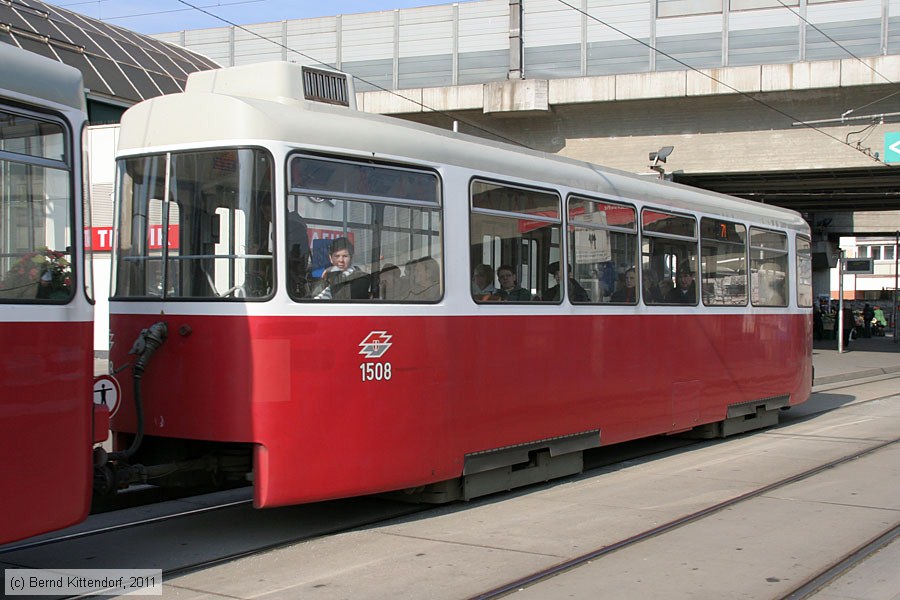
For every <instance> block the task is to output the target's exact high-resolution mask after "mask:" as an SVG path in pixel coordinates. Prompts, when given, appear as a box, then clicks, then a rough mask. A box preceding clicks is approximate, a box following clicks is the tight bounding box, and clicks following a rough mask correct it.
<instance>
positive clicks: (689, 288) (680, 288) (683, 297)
mask: <svg viewBox="0 0 900 600" xmlns="http://www.w3.org/2000/svg"><path fill="white" fill-rule="evenodd" d="M665 302H666V304H697V292H696V290H695V286H694V271H693V269H691V266H690V265H689V264H688V263H686V262H683V263H681V264H680V265H679V266H678V275H677V276H676V285H675V287H674V288H672V289H671V290H669V292H668V293H667V294H666V300H665Z"/></svg>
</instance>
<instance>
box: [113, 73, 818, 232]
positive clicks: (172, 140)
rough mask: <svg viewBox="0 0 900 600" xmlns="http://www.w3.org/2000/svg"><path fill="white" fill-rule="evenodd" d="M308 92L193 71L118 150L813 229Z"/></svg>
mask: <svg viewBox="0 0 900 600" xmlns="http://www.w3.org/2000/svg"><path fill="white" fill-rule="evenodd" d="M302 96H303V93H302V67H300V66H299V65H296V64H292V63H283V62H273V63H263V64H255V65H248V66H244V67H233V68H230V69H222V70H217V71H206V72H198V73H194V74H192V75H191V76H190V77H189V79H188V84H187V90H186V91H185V92H184V93H180V94H171V95H167V96H161V97H157V98H154V99H151V100H146V101H144V102H141V103H140V104H137V105H135V106H133V107H132V108H130V109H129V110H128V111H127V112H126V113H125V114H124V116H123V118H122V130H121V135H120V137H119V153H120V155H136V154H142V153H145V152H148V151H150V150H151V149H152V150H155V151H159V150H163V149H181V148H187V147H195V148H196V147H203V146H207V147H220V146H222V145H223V144H229V145H233V144H248V145H256V144H262V143H265V142H281V143H284V144H288V145H291V146H301V145H302V146H303V147H306V148H309V149H316V150H332V151H335V150H337V151H339V152H341V153H344V154H348V155H356V156H364V157H371V158H378V159H382V160H401V159H402V160H404V161H409V160H410V159H412V160H414V161H415V162H417V163H419V164H421V165H424V166H430V167H434V168H438V169H440V168H442V167H443V166H453V167H458V168H462V169H466V170H470V171H472V172H473V174H476V173H477V174H491V173H497V174H502V175H503V176H504V177H505V178H510V177H513V178H518V179H521V180H522V181H540V182H541V183H542V184H544V185H554V186H560V187H565V188H571V189H575V190H581V191H584V192H589V193H594V194H602V195H606V196H611V197H616V198H625V199H628V200H631V201H637V202H646V203H654V204H659V203H660V202H661V201H662V203H663V204H665V205H667V206H669V207H672V208H676V209H678V208H682V209H684V210H691V211H699V212H702V213H707V214H710V215H718V216H722V217H727V218H732V219H739V220H746V221H751V222H755V223H759V224H761V225H770V226H777V227H779V228H785V229H790V230H793V231H795V232H800V233H805V234H808V232H809V228H808V225H807V224H806V222H805V221H804V220H803V219H802V217H801V216H800V215H799V214H798V213H796V212H794V211H790V210H787V209H782V208H778V207H772V206H767V205H763V204H760V203H757V202H752V201H749V200H743V199H739V198H734V197H731V196H726V195H722V194H717V193H714V192H708V191H704V190H699V189H696V188H690V187H686V186H682V185H678V184H674V183H670V182H664V181H660V180H658V179H650V178H645V177H639V176H636V175H634V174H630V173H625V172H622V171H617V170H615V169H609V168H605V167H600V166H597V165H593V164H590V163H586V162H581V161H576V160H572V159H567V158H563V157H559V156H555V155H551V154H546V153H542V152H537V151H533V150H527V149H523V148H517V147H514V146H511V145H508V144H503V143H498V142H493V141H489V140H484V139H481V138H477V137H474V136H470V135H465V134H460V133H455V132H452V131H446V130H442V129H438V128H435V127H431V126H427V125H421V124H418V123H411V122H408V121H403V120H400V119H397V118H394V117H387V116H383V115H375V114H370V113H364V112H359V111H356V110H354V109H352V108H347V107H344V106H333V105H328V104H322V103H319V102H313V101H309V100H305V99H302ZM350 96H351V97H352V91H351V92H350ZM197 115H203V118H202V119H200V120H198V119H197Z"/></svg>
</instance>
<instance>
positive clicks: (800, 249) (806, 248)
mask: <svg viewBox="0 0 900 600" xmlns="http://www.w3.org/2000/svg"><path fill="white" fill-rule="evenodd" d="M812 272H813V269H812V245H811V244H810V240H809V238H808V237H804V236H801V235H798V236H797V306H803V307H811V306H812V305H813V284H812Z"/></svg>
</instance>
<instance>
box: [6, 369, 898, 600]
mask: <svg viewBox="0 0 900 600" xmlns="http://www.w3.org/2000/svg"><path fill="white" fill-rule="evenodd" d="M887 378H889V377H884V378H879V380H878V381H883V380H884V379H887ZM869 383H877V382H868V381H867V382H860V381H857V382H856V384H855V385H845V386H839V387H837V388H833V387H830V388H829V389H828V390H826V392H827V393H833V392H835V390H838V391H840V390H842V389H850V388H856V390H857V393H856V394H855V395H857V396H863V397H865V395H864V394H860V393H859V386H860V385H867V384H869ZM817 393H822V392H817ZM892 396H896V394H887V395H879V396H877V397H872V398H865V399H863V400H859V401H854V402H853V403H844V404H840V405H838V406H834V407H824V408H822V409H821V410H819V409H817V410H815V411H814V413H813V414H810V415H805V416H801V417H799V418H796V419H792V423H798V422H802V421H805V420H807V419H809V418H812V417H813V416H817V415H821V414H823V413H826V412H833V411H835V410H839V409H841V408H846V407H852V406H859V405H860V404H864V403H870V402H875V401H878V400H882V399H885V398H889V397H892ZM813 400H814V398H813ZM785 425H786V424H785ZM779 427H780V426H779ZM767 431H772V429H769V430H767ZM672 441H673V442H674V440H672ZM727 441H728V440H718V441H711V442H710V441H707V442H706V443H705V444H704V442H699V443H698V442H697V441H683V442H684V443H683V444H679V445H675V444H673V443H669V444H668V445H666V447H664V448H662V449H657V450H655V451H651V452H647V453H645V454H643V455H640V456H634V455H632V456H629V457H627V458H625V459H623V461H622V462H623V463H624V462H627V461H633V460H638V459H639V460H640V461H641V462H644V461H647V460H652V457H653V456H654V455H665V454H668V453H671V452H673V451H677V450H678V449H679V448H680V447H682V446H683V445H687V444H691V445H708V444H711V443H727ZM898 441H900V438H898V439H894V440H890V441H887V442H883V443H882V444H879V445H878V446H874V447H871V448H867V449H865V450H862V451H860V452H857V453H854V454H851V455H848V456H845V457H843V458H840V459H837V460H833V461H830V462H829V463H826V464H823V465H821V466H818V467H816V468H814V469H810V470H808V471H804V472H803V473H800V474H797V475H794V476H792V477H788V478H785V479H782V480H779V481H778V482H775V483H772V484H769V485H767V486H763V487H760V488H758V489H756V490H753V491H751V492H748V493H746V494H742V495H740V496H737V497H735V498H732V499H730V500H727V501H724V502H721V503H719V504H716V505H714V506H711V507H708V508H704V509H702V510H699V511H697V512H695V513H692V514H691V515H687V516H685V517H682V518H680V519H676V520H673V521H672V522H669V523H666V524H664V525H661V526H659V527H655V528H653V529H650V530H647V531H645V532H643V533H640V534H637V535H634V536H631V537H629V538H626V539H623V540H621V541H619V542H616V543H614V544H609V545H606V546H604V547H603V548H598V549H597V550H594V551H592V552H590V553H587V554H584V555H582V556H579V557H578V558H575V559H571V560H568V561H565V562H564V563H561V564H560V565H557V566H556V567H554V568H553V569H552V572H551V570H548V571H547V573H539V574H534V575H532V576H529V577H527V578H522V579H517V580H516V581H514V582H511V583H510V584H508V585H506V586H503V588H502V589H501V588H497V589H494V590H491V591H490V592H487V593H485V594H482V595H479V596H475V597H477V598H482V597H484V598H492V597H501V596H503V595H505V594H508V593H510V592H511V591H514V590H516V589H520V588H522V587H527V586H530V585H534V584H535V583H538V582H540V581H544V580H546V579H547V578H549V577H553V576H554V575H555V574H559V573H562V572H565V571H567V570H571V569H576V568H577V567H578V566H579V565H580V564H584V563H585V562H588V561H592V560H596V559H598V558H600V557H602V556H605V555H608V554H611V553H614V552H616V551H617V550H621V549H625V548H627V547H631V546H634V545H636V544H638V543H640V542H641V541H643V540H647V539H650V538H652V537H655V536H659V535H662V534H663V533H665V532H667V531H671V530H673V529H676V528H678V527H681V526H683V525H686V524H689V523H691V522H695V521H697V520H700V519H702V518H704V517H705V516H708V515H711V514H714V513H716V512H719V511H721V510H724V509H725V508H728V507H729V506H734V505H736V504H739V503H741V502H745V501H747V500H749V499H752V498H754V497H758V496H760V495H762V494H765V493H767V492H769V491H772V490H774V489H777V488H778V487H783V486H786V485H789V484H790V483H792V482H795V481H799V480H802V479H804V478H808V477H811V476H813V475H814V474H816V473H819V472H822V471H824V470H827V469H830V468H834V467H835V466H837V465H840V464H843V463H845V462H848V461H851V460H855V459H856V458H859V457H861V456H864V455H866V454H868V453H871V452H874V451H877V450H878V449H879V448H882V447H885V446H888V445H890V444H894V443H897V442H898ZM606 464H607V465H609V464H611V463H610V462H607V463H606ZM602 466H603V465H601V467H602ZM588 475H589V473H588ZM357 501H359V502H363V503H370V504H371V506H369V507H367V508H365V509H363V510H362V511H361V512H360V513H359V514H356V515H355V516H354V517H353V518H350V519H349V520H348V519H347V518H346V507H347V506H348V505H350V504H352V503H353V502H357ZM379 502H381V500H379V499H375V498H365V499H353V500H349V501H346V500H345V501H336V502H334V503H320V505H318V506H311V505H305V506H296V507H289V508H286V509H270V510H266V511H256V510H255V509H252V508H251V507H250V500H249V499H245V500H239V501H231V502H225V503H221V504H214V505H210V506H204V507H199V508H197V507H194V508H191V509H189V510H185V511H179V512H175V513H171V514H166V515H160V516H154V517H149V518H147V517H145V518H139V519H135V520H133V521H130V522H122V523H117V524H114V525H109V526H103V527H95V528H92V529H87V530H83V531H78V532H73V533H70V534H66V535H62V536H58V537H54V538H48V539H38V540H34V541H27V542H24V543H21V544H14V545H11V546H7V547H5V548H2V549H0V562H5V563H7V564H14V565H21V566H23V567H26V568H28V567H31V566H34V564H33V563H31V562H30V561H29V560H25V561H21V562H20V561H19V560H18V558H17V556H16V555H17V554H23V553H24V554H28V553H30V552H40V551H46V552H47V553H48V554H49V555H51V556H54V555H55V556H65V555H72V554H73V551H72V550H69V549H67V548H71V547H73V546H75V547H76V548H80V547H86V545H90V546H91V547H92V548H96V547H98V546H100V547H103V546H112V547H115V545H116V543H117V542H116V541H110V542H106V541H104V540H105V539H107V538H108V539H110V540H115V539H132V538H133V539H142V538H146V537H153V536H154V535H155V534H154V533H153V530H155V529H157V528H160V527H162V528H168V529H173V528H174V529H178V528H184V529H186V530H191V529H193V528H197V526H196V525H192V524H191V523H192V522H194V521H198V520H204V519H206V520H209V519H210V515H214V514H215V513H217V512H218V513H225V512H227V511H229V510H240V511H241V512H236V513H234V515H232V516H225V517H224V518H223V519H222V521H221V522H222V523H230V522H234V521H239V520H247V521H248V524H249V527H250V528H251V529H252V528H253V527H254V526H253V523H252V522H250V521H253V520H254V518H255V517H254V516H256V517H258V516H260V515H275V514H276V513H278V512H279V511H281V512H282V514H283V515H287V516H286V517H285V518H286V519H287V520H290V519H292V518H296V515H297V514H303V513H307V512H312V513H314V512H316V511H322V510H324V512H329V510H331V511H333V514H335V515H341V516H340V517H339V518H336V519H333V520H334V521H336V522H335V523H334V524H333V525H331V521H332V519H331V518H323V519H319V522H320V523H323V522H324V523H329V526H327V527H319V528H315V529H313V530H310V529H306V530H304V531H301V532H300V533H298V534H297V535H289V536H281V537H279V538H272V539H265V540H256V542H255V543H253V544H250V545H246V546H244V547H240V548H237V549H229V550H228V551H222V552H219V553H216V554H215V555H212V556H206V557H204V558H203V559H202V560H173V561H171V562H170V563H169V564H167V565H166V566H164V568H163V569H162V570H163V574H164V578H165V579H166V580H168V579H169V578H174V577H178V576H181V575H185V574H190V573H192V572H197V571H202V570H204V569H207V568H210V567H214V566H217V565H221V564H225V563H229V562H232V561H236V560H239V559H242V558H247V557H251V556H254V555H259V554H263V553H266V552H270V551H273V550H277V549H279V548H284V547H287V546H291V545H294V544H297V543H301V542H313V541H315V540H317V539H321V538H327V537H329V536H336V535H339V534H341V533H345V532H349V531H353V530H358V529H364V528H371V527H373V526H378V525H381V524H383V523H387V522H389V521H391V520H396V519H402V518H404V517H410V516H412V515H415V514H419V513H428V512H429V511H432V510H435V509H434V507H431V506H426V507H422V506H417V505H403V506H402V507H399V508H398V506H397V503H390V502H387V503H386V504H385V505H382V508H380V509H379V508H377V505H378V503H379ZM327 505H331V506H332V508H331V509H329V508H323V506H327ZM385 506H387V507H388V508H387V509H386V508H385ZM370 510H371V511H372V512H369V511H370ZM291 513H293V516H291ZM107 514H108V513H107ZM235 515H237V516H235ZM259 520H260V521H264V520H265V519H264V518H263V519H259ZM276 520H277V517H276ZM179 522H183V525H181V526H179V525H176V523H179ZM215 527H216V526H213V528H215ZM261 527H264V526H261ZM135 531H139V532H141V533H134V532H135ZM92 538H94V539H96V540H97V541H96V542H91V539H92ZM78 552H79V551H78V550H75V551H74V554H75V555H77V554H78ZM98 560H104V561H105V560H106V557H105V556H102V557H98ZM110 564H111V565H112V566H116V565H117V563H116V562H115V561H114V560H111V562H110ZM131 566H132V565H129V566H128V567H122V568H130V567H131ZM141 566H146V562H144V563H143V564H142V565H141ZM134 568H137V565H134ZM801 597H802V596H801Z"/></svg>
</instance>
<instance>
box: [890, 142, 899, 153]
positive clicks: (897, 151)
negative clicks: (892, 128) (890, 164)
mask: <svg viewBox="0 0 900 600" xmlns="http://www.w3.org/2000/svg"><path fill="white" fill-rule="evenodd" d="M888 150H893V151H894V152H896V153H897V154H900V140H897V141H896V142H894V143H893V144H891V145H890V146H888Z"/></svg>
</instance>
